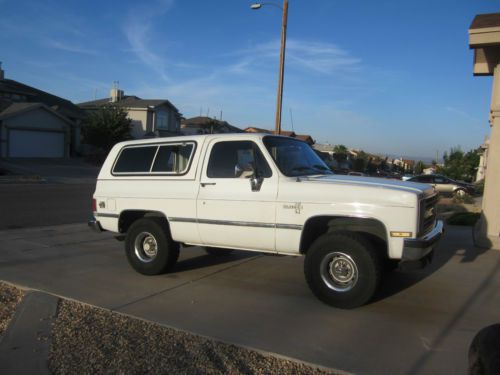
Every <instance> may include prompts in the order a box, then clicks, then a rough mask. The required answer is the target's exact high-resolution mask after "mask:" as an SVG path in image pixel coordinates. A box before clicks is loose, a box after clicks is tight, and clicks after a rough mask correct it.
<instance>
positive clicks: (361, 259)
mask: <svg viewBox="0 0 500 375" xmlns="http://www.w3.org/2000/svg"><path fill="white" fill-rule="evenodd" d="M304 274H305V277H306V281H307V283H308V285H309V288H310V289H311V291H312V292H313V293H314V294H315V295H316V297H318V298H319V299H320V300H321V301H323V302H324V303H326V304H328V305H330V306H334V307H338V308H342V309H352V308H355V307H359V306H361V305H364V304H365V303H367V302H368V301H369V300H370V299H371V298H372V297H373V295H374V294H375V292H376V290H377V289H378V286H379V284H380V279H381V274H382V261H381V257H380V256H379V254H378V253H377V251H376V250H375V249H374V247H373V246H372V244H371V243H370V242H369V241H368V240H367V239H365V238H364V237H363V236H361V235H357V234H355V233H350V232H333V233H326V234H324V235H322V236H320V237H318V239H317V240H316V241H314V243H313V244H312V245H311V247H310V248H309V250H308V252H307V253H306V258H305V261H304Z"/></svg>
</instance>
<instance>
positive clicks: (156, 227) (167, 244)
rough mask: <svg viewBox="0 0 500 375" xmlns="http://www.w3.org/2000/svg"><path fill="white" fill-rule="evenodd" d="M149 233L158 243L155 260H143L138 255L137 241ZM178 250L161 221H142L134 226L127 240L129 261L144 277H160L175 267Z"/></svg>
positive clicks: (126, 247)
mask: <svg viewBox="0 0 500 375" xmlns="http://www.w3.org/2000/svg"><path fill="white" fill-rule="evenodd" d="M143 233H148V234H149V235H151V236H152V237H153V238H154V240H155V241H156V245H157V254H156V256H155V257H154V258H153V259H148V260H147V261H144V260H141V258H140V257H139V256H137V254H136V249H135V246H136V239H137V238H138V237H140V236H141V234H143ZM178 251H179V250H178V248H176V246H175V243H173V241H172V240H171V239H170V238H169V236H168V233H167V232H166V230H165V229H164V228H163V226H162V225H161V222H160V221H159V220H155V219H140V220H138V221H136V222H135V223H134V224H132V225H131V226H130V228H129V230H128V232H127V237H126V239H125V253H126V255H127V260H128V262H129V263H130V265H131V266H132V268H134V270H136V271H137V272H139V273H141V274H143V275H158V274H161V273H163V272H165V271H167V270H168V269H169V268H171V267H172V266H173V263H175V260H177V257H178Z"/></svg>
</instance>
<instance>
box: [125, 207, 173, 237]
mask: <svg viewBox="0 0 500 375" xmlns="http://www.w3.org/2000/svg"><path fill="white" fill-rule="evenodd" d="M143 217H158V218H162V219H164V220H165V223H166V224H167V226H168V221H167V218H166V217H165V215H164V214H163V213H161V212H158V211H145V210H127V211H122V212H121V213H120V218H119V219H118V230H119V231H120V233H126V232H127V231H128V228H130V226H131V225H132V224H133V223H134V222H135V221H137V220H139V219H142V218H143Z"/></svg>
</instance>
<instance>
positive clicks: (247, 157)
mask: <svg viewBox="0 0 500 375" xmlns="http://www.w3.org/2000/svg"><path fill="white" fill-rule="evenodd" d="M254 174H255V175H257V176H259V177H264V178H268V177H271V176H272V171H271V168H270V167H269V165H268V164H267V162H266V160H265V159H264V156H263V155H262V153H261V151H260V150H259V148H258V147H257V145H256V144H255V143H253V142H250V141H228V142H218V143H216V144H215V145H214V146H213V148H212V152H211V154H210V159H209V161H208V168H207V176H208V177H209V178H249V177H250V176H252V175H254Z"/></svg>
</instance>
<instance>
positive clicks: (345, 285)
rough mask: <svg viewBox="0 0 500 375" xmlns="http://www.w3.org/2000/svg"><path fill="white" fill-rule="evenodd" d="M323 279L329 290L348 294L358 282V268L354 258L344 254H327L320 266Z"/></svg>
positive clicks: (337, 252) (336, 252)
mask: <svg viewBox="0 0 500 375" xmlns="http://www.w3.org/2000/svg"><path fill="white" fill-rule="evenodd" d="M320 273H321V278H322V279H323V281H324V283H325V284H326V285H327V286H328V288H330V289H332V290H335V291H336V292H348V291H349V290H351V289H352V288H354V286H355V285H356V283H357V282H358V276H359V273H358V267H357V266H356V263H355V262H354V261H353V260H352V258H351V257H350V256H349V255H347V254H345V253H342V252H339V251H335V252H331V253H329V254H327V255H326V256H325V257H324V258H323V260H322V261H321V265H320Z"/></svg>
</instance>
